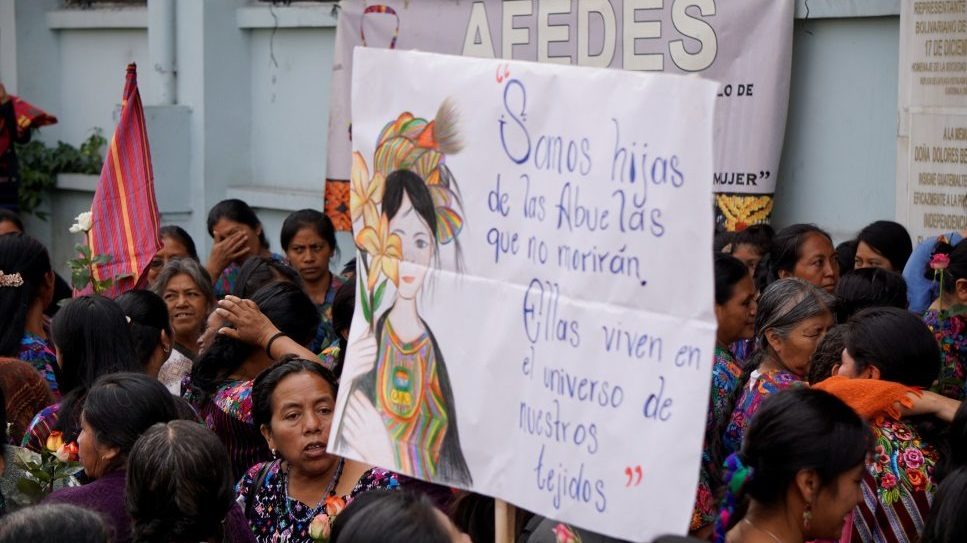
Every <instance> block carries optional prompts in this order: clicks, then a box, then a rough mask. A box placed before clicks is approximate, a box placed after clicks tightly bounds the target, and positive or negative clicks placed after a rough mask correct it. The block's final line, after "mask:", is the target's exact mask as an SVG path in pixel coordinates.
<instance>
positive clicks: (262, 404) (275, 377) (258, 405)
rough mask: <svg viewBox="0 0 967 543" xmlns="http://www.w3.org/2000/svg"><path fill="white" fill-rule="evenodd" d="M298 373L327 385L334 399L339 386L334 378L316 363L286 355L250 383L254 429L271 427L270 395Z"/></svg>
mask: <svg viewBox="0 0 967 543" xmlns="http://www.w3.org/2000/svg"><path fill="white" fill-rule="evenodd" d="M299 373H312V374H315V375H316V376H318V377H319V378H321V379H322V380H323V381H325V382H326V383H328V384H329V386H330V387H331V388H332V397H333V399H335V398H336V392H337V391H338V389H339V385H338V384H337V382H336V376H335V375H333V373H332V372H331V371H329V370H328V369H326V367H325V366H323V365H322V364H320V363H319V362H318V361H313V360H306V359H304V358H298V357H297V356H294V355H286V356H284V357H282V359H281V360H279V361H278V362H276V363H275V364H274V365H273V366H272V367H270V368H268V369H266V370H265V371H263V372H262V373H260V374H259V375H258V377H256V378H255V381H254V382H253V383H252V421H253V422H254V423H255V426H256V427H259V428H260V427H262V426H263V425H264V426H266V427H269V426H271V422H272V394H273V393H275V388H276V387H277V386H279V383H281V382H282V380H283V379H285V378H286V377H288V376H290V375H296V374H299Z"/></svg>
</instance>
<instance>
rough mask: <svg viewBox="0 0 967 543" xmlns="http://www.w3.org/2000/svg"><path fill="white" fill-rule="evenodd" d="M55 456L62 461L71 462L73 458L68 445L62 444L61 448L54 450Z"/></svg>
mask: <svg viewBox="0 0 967 543" xmlns="http://www.w3.org/2000/svg"><path fill="white" fill-rule="evenodd" d="M54 456H55V457H57V459H58V460H60V461H61V462H69V461H70V459H71V455H70V452H69V451H68V450H67V445H66V444H65V445H62V446H61V447H60V448H59V449H57V450H56V451H54Z"/></svg>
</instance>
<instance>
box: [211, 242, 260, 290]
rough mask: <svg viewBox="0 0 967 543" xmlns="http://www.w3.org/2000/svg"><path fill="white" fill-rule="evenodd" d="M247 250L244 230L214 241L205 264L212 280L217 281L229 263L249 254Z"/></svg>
mask: <svg viewBox="0 0 967 543" xmlns="http://www.w3.org/2000/svg"><path fill="white" fill-rule="evenodd" d="M249 251H250V247H249V243H248V236H247V235H246V234H245V232H235V233H233V234H232V235H230V236H228V237H225V238H222V240H221V241H217V242H215V244H214V245H212V251H211V253H209V255H208V264H207V265H206V268H207V269H208V273H209V274H210V275H211V277H212V281H217V280H218V277H219V276H220V275H221V274H222V272H223V271H225V268H227V267H228V265H229V264H231V263H232V262H235V261H236V260H241V259H242V258H243V257H246V256H249Z"/></svg>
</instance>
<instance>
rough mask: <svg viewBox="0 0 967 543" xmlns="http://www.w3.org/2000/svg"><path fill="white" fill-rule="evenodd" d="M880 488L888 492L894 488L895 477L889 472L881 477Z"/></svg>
mask: <svg viewBox="0 0 967 543" xmlns="http://www.w3.org/2000/svg"><path fill="white" fill-rule="evenodd" d="M880 486H882V487H883V490H890V489H891V488H893V487H895V486H896V476H895V475H893V474H892V473H890V472H887V473H884V474H883V477H881V478H880Z"/></svg>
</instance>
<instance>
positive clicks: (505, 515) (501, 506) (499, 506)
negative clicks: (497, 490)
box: [494, 499, 517, 543]
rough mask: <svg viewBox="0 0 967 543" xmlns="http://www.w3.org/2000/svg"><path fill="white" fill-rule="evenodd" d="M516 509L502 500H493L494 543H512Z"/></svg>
mask: <svg viewBox="0 0 967 543" xmlns="http://www.w3.org/2000/svg"><path fill="white" fill-rule="evenodd" d="M516 515H517V509H516V508H515V507H514V506H513V505H511V504H509V503H507V502H505V501H504V500H497V499H495V500H494V523H495V524H494V543H514V518H515V517H516Z"/></svg>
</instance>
